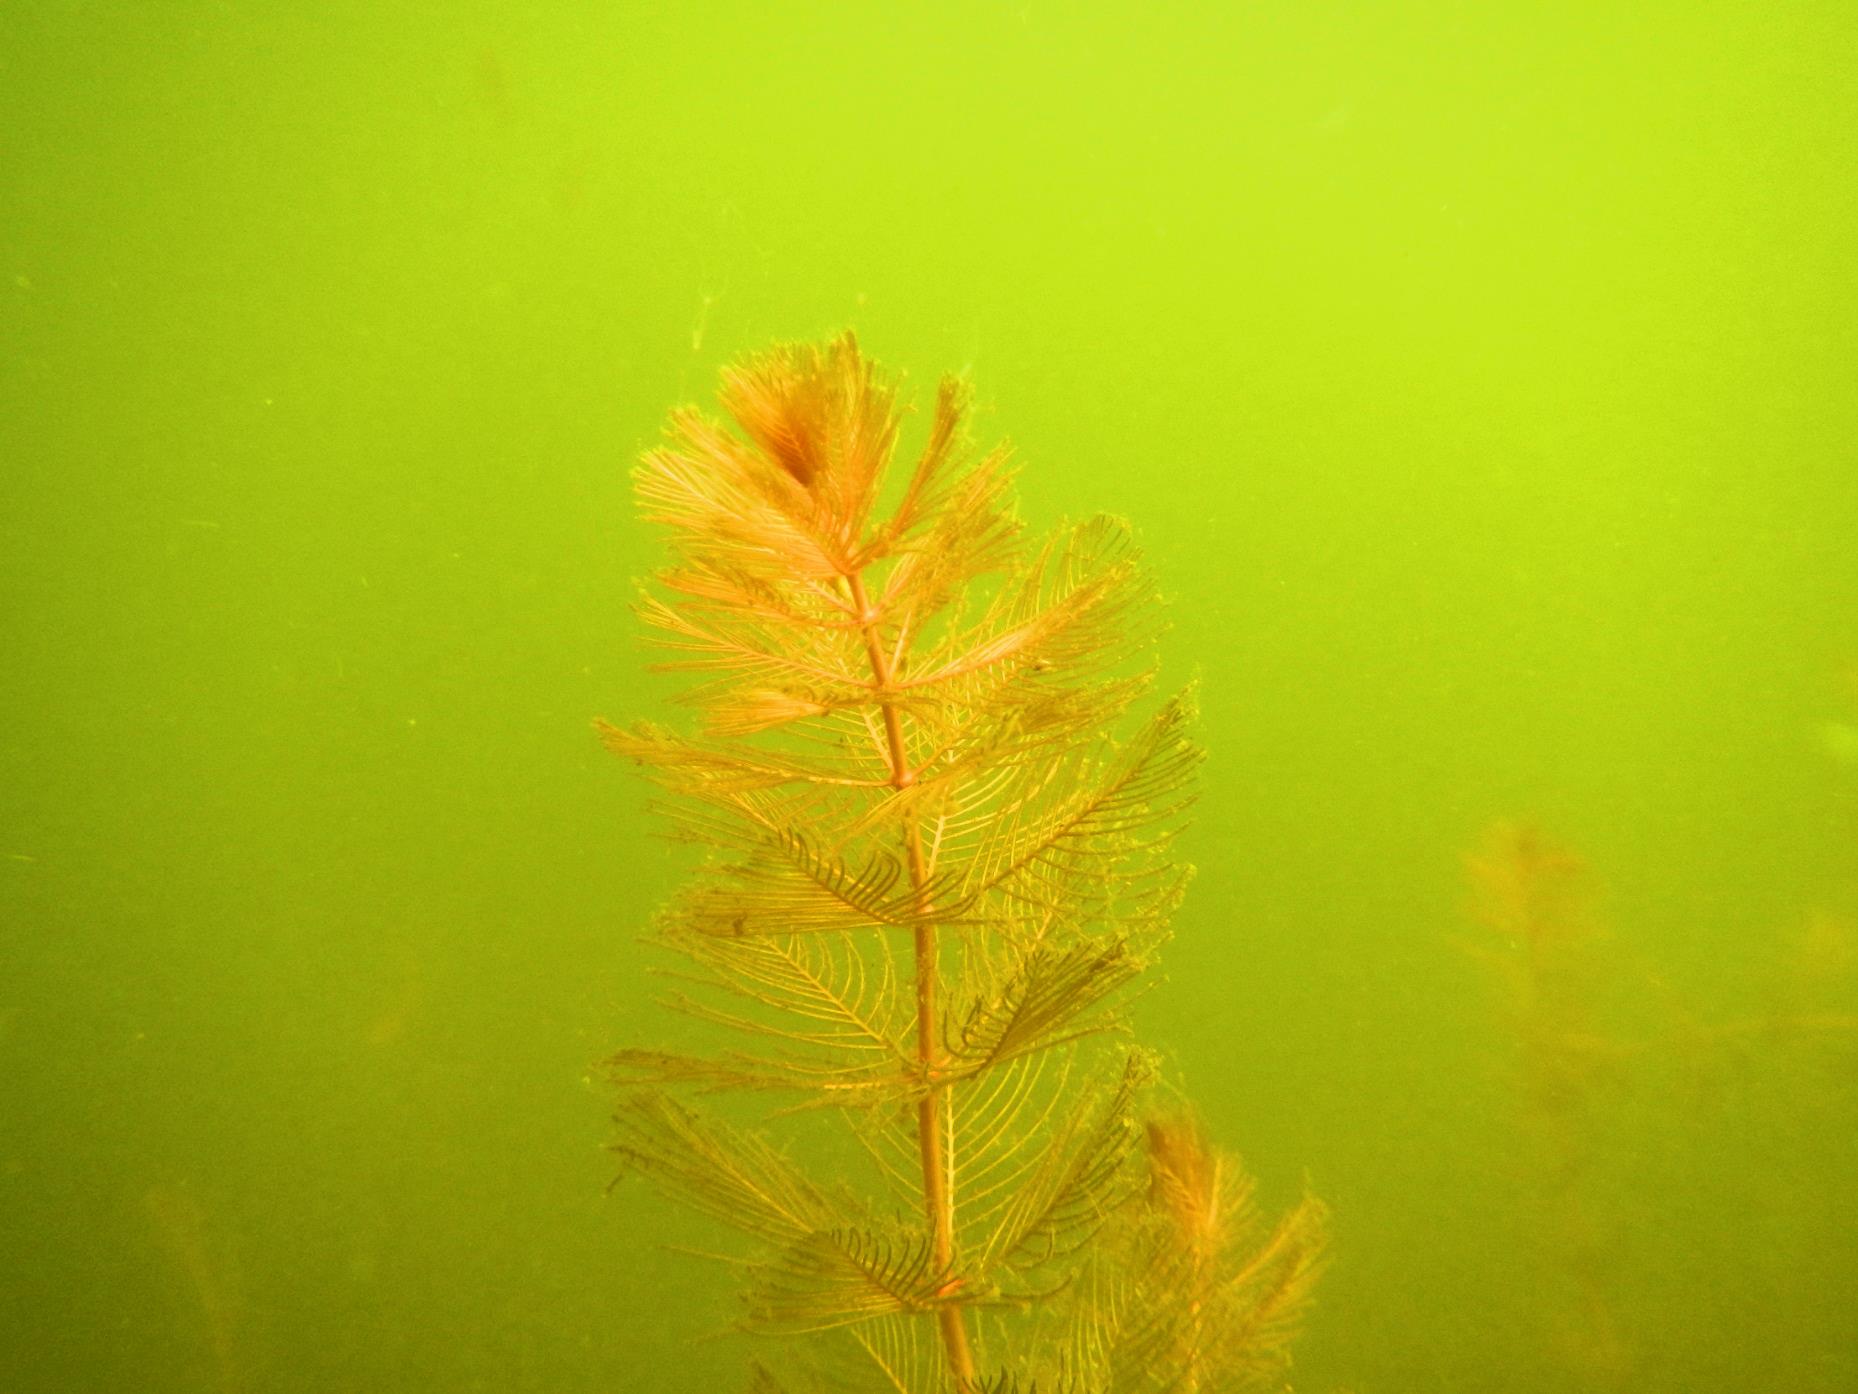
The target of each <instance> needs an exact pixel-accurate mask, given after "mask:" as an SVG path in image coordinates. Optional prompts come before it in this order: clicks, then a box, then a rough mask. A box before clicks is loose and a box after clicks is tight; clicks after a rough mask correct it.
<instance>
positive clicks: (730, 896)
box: [601, 335, 1324, 1394]
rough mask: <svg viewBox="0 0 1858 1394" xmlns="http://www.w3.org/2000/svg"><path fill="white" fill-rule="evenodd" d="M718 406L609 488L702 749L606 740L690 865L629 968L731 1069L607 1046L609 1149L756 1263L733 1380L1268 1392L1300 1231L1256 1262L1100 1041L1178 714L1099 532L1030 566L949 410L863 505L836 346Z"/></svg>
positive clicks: (748, 1274) (861, 424)
mask: <svg viewBox="0 0 1858 1394" xmlns="http://www.w3.org/2000/svg"><path fill="white" fill-rule="evenodd" d="M720 398H721V402H722V405H723V407H724V408H725V409H726V411H727V412H728V414H729V416H730V417H732V418H733V420H734V423H735V426H736V427H737V428H738V430H737V431H731V430H730V429H728V428H727V427H725V426H723V425H721V424H719V423H717V422H715V421H713V420H711V419H710V418H708V417H706V416H704V415H703V414H701V413H700V412H697V411H695V410H685V411H680V412H678V413H676V414H675V415H674V416H673V417H672V419H671V423H670V428H669V431H668V438H667V440H666V442H665V443H664V444H663V445H662V446H661V447H659V448H657V449H655V450H652V451H650V452H649V453H648V454H646V455H645V457H644V459H643V461H642V462H641V464H640V466H639V468H638V470H637V472H636V476H635V478H636V483H637V491H638V496H639V499H640V501H641V505H642V508H643V512H644V514H645V516H646V517H647V518H648V519H649V520H650V521H652V522H653V523H655V524H657V525H659V526H660V527H662V528H663V529H664V530H665V532H666V534H667V536H668V539H669V542H670V545H671V548H672V552H673V562H672V564H671V565H670V566H669V567H668V568H667V569H666V570H664V571H663V572H662V573H660V575H659V576H658V578H657V580H658V585H657V587H656V588H655V589H652V590H650V591H648V593H647V594H646V596H645V598H644V599H643V600H642V602H641V610H642V613H643V616H644V618H645V619H646V621H648V622H649V624H650V625H651V626H653V627H654V628H655V629H656V630H657V631H658V634H659V637H660V639H661V640H662V642H663V643H665V644H666V645H668V646H669V648H670V649H671V650H672V658H671V661H670V662H668V663H667V664H666V665H665V666H666V667H668V668H671V669H676V670H682V671H685V672H688V673H690V674H691V675H693V679H694V682H693V685H692V686H691V687H690V688H689V689H688V690H687V691H686V692H685V693H684V694H683V697H684V699H685V700H686V701H688V703H689V704H690V705H692V706H693V707H695V708H696V709H697V711H698V712H699V713H700V722H699V724H698V727H697V729H696V730H695V731H694V732H690V733H683V732H677V731H673V730H670V729H666V728H663V727H660V726H656V725H651V724H643V723H640V724H633V725H631V726H629V727H627V728H624V729H621V728H617V727H614V726H607V725H602V727H601V730H602V733H603V735H604V738H605V740H606V742H607V743H608V745H609V746H611V748H612V749H613V750H615V751H616V752H618V753H619V754H621V755H623V756H626V757H629V758H631V759H634V760H637V761H639V762H641V763H642V764H643V765H644V766H645V767H646V769H647V770H648V771H649V774H650V776H651V777H652V778H653V779H654V780H655V781H656V782H657V783H658V784H659V785H660V786H661V787H662V789H663V790H664V791H665V792H666V794H667V795H669V797H668V798H667V799H666V800H665V803H664V807H665V809H666V812H667V814H668V816H669V818H670V819H671V825H672V827H673V829H674V831H675V833H676V834H677V835H679V836H681V837H683V838H685V839H688V840H689V841H691V842H694V843H696V844H698V845H700V846H702V847H704V848H705V849H707V851H708V852H709V860H707V861H706V862H705V863H704V864H703V865H702V866H700V867H699V868H698V869H697V870H696V871H695V872H694V873H693V875H692V876H691V879H690V880H689V882H688V884H687V885H685V886H684V888H683V889H682V891H681V892H680V893H679V894H678V895H677V896H676V897H675V899H674V900H673V901H672V902H671V903H670V904H669V905H668V906H667V907H666V908H665V909H664V910H663V912H662V913H661V915H660V917H659V919H658V922H657V924H656V928H655V933H654V937H655V939H656V941H657V942H658V944H659V945H661V946H662V947H663V948H664V949H666V950H668V951H669V952H671V953H673V954H675V955H676V956H677V957H678V958H679V959H680V960H681V966H680V969H679V971H678V983H679V986H678V987H677V989H676V990H675V991H674V992H673V993H671V994H670V997H669V998H668V1000H669V1002H670V1004H671V1005H672V1006H674V1007H676V1008H678V1009H679V1010H681V1011H683V1012H685V1013H688V1014H689V1015H690V1016H692V1017H695V1018H697V1019H698V1020H700V1021H702V1022H704V1023H707V1024H708V1026H709V1027H711V1028H713V1029H715V1030H717V1031H719V1032H720V1033H722V1034H723V1036H725V1037H726V1038H727V1041H728V1043H727V1044H726V1045H723V1046H721V1047H720V1048H718V1049H716V1050H713V1051H710V1052H708V1053H687V1052H682V1051H675V1050H671V1049H664V1048H647V1047H639V1048H632V1049H627V1050H622V1051H620V1052H619V1053H618V1054H616V1055H615V1056H613V1057H612V1059H611V1060H610V1061H609V1062H608V1063H609V1067H610V1072H611V1075H612V1077H613V1078H614V1080H615V1081H616V1082H617V1084H618V1086H619V1089H620V1102H619V1108H618V1112H617V1119H618V1141H617V1143H616V1150H617V1152H618V1153H619V1155H620V1156H621V1157H622V1158H623V1160H624V1162H625V1163H626V1164H627V1165H628V1167H629V1169H630V1170H632V1171H635V1172H637V1173H639V1174H641V1175H643V1176H644V1177H646V1178H647V1179H648V1180H650V1181H651V1182H653V1183H655V1184H656V1185H657V1186H658V1187H659V1188H660V1189H662V1190H663V1191H664V1192H665V1193H667V1194H668V1195H669V1196H671V1197H673V1198H675V1199H677V1200H679V1201H682V1202H684V1203H686V1204H687V1205H689V1206H692V1207H694V1208H695V1209H697V1210H699V1211H702V1212H705V1213H707V1214H708V1215H710V1216H712V1217H714V1218H715V1219H716V1220H719V1221H721V1222H723V1223H724V1224H725V1225H727V1226H730V1227H732V1228H734V1229H736V1230H738V1231H740V1232H741V1233H742V1234H743V1235H744V1236H746V1238H747V1239H748V1240H749V1241H751V1243H752V1245H753V1248H752V1250H751V1251H749V1252H747V1253H745V1254H744V1255H742V1256H740V1258H739V1263H740V1271H741V1272H742V1274H743V1277H744V1280H745V1281H744V1292H743V1307H742V1313H741V1318H740V1322H741V1325H742V1327H743V1328H744V1329H746V1330H748V1331H750V1332H754V1333H758V1334H760V1335H763V1336H766V1337H770V1338H773V1339H772V1340H770V1341H769V1342H767V1343H766V1344H765V1345H764V1346H763V1348H762V1349H763V1352H764V1353H765V1355H766V1359H765V1360H763V1361H760V1362H758V1364H757V1368H756V1373H755V1385H754V1387H755V1388H757V1389H760V1390H764V1391H772V1390H778V1389H786V1388H797V1387H809V1388H826V1389H886V1390H897V1391H910V1392H911V1394H917V1392H918V1391H920V1392H921V1394H928V1391H954V1394H972V1392H973V1391H981V1390H989V1391H993V1390H1008V1389H1022V1390H1031V1389H1033V1388H1035V1387H1036V1388H1037V1389H1039V1390H1042V1391H1064V1390H1077V1391H1085V1390H1089V1391H1109V1390H1115V1391H1144V1392H1146V1391H1156V1392H1157V1394H1159V1391H1176V1390H1179V1391H1209V1394H1210V1391H1218V1390H1234V1391H1243V1390H1266V1389H1272V1388H1276V1387H1278V1386H1279V1385H1280V1383H1281V1381H1282V1379H1283V1375H1284V1371H1285V1369H1286V1367H1287V1365H1288V1361H1289V1343H1290V1339H1291V1336H1292V1334H1293V1332H1294V1329H1295V1327H1296V1325H1297V1323H1298V1319H1299V1317H1300V1315H1301V1314H1302V1312H1303V1310H1304V1308H1305V1306H1306V1304H1307V1302H1308V1299H1309V1294H1310V1289H1311V1287H1312V1285H1313V1283H1314V1281H1315V1277H1316V1273H1317V1269H1318V1266H1319V1258H1320V1254H1321V1250H1322V1237H1323V1228H1324V1214H1323V1210H1322V1208H1321V1206H1320V1205H1319V1204H1318V1203H1317V1202H1316V1201H1314V1200H1313V1199H1305V1200H1304V1201H1302V1202H1301V1203H1300V1204H1298V1205H1297V1206H1295V1207H1294V1208H1293V1209H1292V1210H1291V1211H1290V1212H1289V1213H1288V1215H1286V1216H1285V1217H1284V1218H1283V1219H1282V1220H1281V1221H1280V1222H1278V1223H1277V1224H1276V1225H1275V1226H1274V1227H1272V1228H1271V1229H1270V1230H1269V1232H1268V1233H1267V1232H1264V1231H1263V1227H1262V1226H1261V1225H1260V1223H1259V1220H1258V1218H1257V1215H1256V1213H1255V1209H1254V1206H1253V1203H1252V1192H1251V1183H1250V1182H1249V1181H1248V1180H1247V1179H1246V1177H1245V1175H1244V1173H1243V1172H1242V1170H1241V1169H1240V1168H1239V1166H1238V1164H1237V1163H1236V1162H1235V1161H1234V1160H1233V1159H1231V1158H1230V1157H1227V1156H1225V1155H1223V1154H1221V1153H1220V1152H1218V1151H1217V1150H1216V1149H1214V1148H1213V1147H1212V1146H1211V1145H1210V1144H1209V1143H1208V1142H1207V1140H1206V1138H1205V1136H1204V1133H1203V1132H1202V1130H1201V1129H1200V1127H1199V1126H1198V1124H1196V1123H1195V1122H1193V1121H1192V1119H1191V1117H1189V1116H1187V1115H1185V1114H1184V1113H1182V1112H1180V1111H1178V1110H1174V1111H1169V1110H1156V1109H1154V1108H1153V1107H1152V1106H1151V1105H1150V1103H1149V1098H1150V1095H1151V1093H1152V1092H1153V1091H1152V1086H1153V1084H1154V1082H1155V1080H1156V1076H1157V1066H1156V1061H1155V1057H1154V1055H1153V1054H1152V1053H1151V1052H1150V1051H1148V1050H1145V1049H1143V1048H1141V1047H1139V1046H1137V1045H1135V1044H1133V1043H1132V1042H1131V1041H1130V1039H1129V1033H1128V1030H1127V1023H1126V1020H1125V1015H1124V1009H1125V1007H1126V1003H1127V999H1128V996H1129V993H1130V991H1131V989H1132V988H1133V987H1134V986H1135V985H1136V984H1137V981H1138V979H1139V978H1140V976H1141V974H1142V973H1143V970H1144V969H1146V968H1147V967H1148V966H1149V964H1150V963H1151V961H1152V957H1153V955H1154V952H1155V950H1156V947H1157V946H1158V945H1159V943H1160V942H1161V940H1162V939H1163V937H1164V936H1165V934H1166V933H1167V928H1168V921H1169V916H1170V914H1171V912H1172V911H1173V910H1174V908H1175V906H1176V904H1177V903H1178V901H1179V900H1180V897H1181V895H1182V892H1183V890H1184V888H1185V885H1186V882H1187V879H1188V871H1187V869H1186V868H1185V867H1184V866H1183V865H1182V864H1181V863H1180V861H1179V859H1178V857H1177V855H1176V852H1175V840H1176V834H1177V833H1178V831H1179V829H1180V827H1181V826H1182V821H1183V817H1184V815H1185V813H1186V810H1187V806H1188V804H1189V802H1190V799H1191V779H1192V775H1193V773H1194V770H1195V766H1196V765H1197V763H1198V760H1199V753H1198V751H1197V749H1196V747H1195V746H1194V744H1193V742H1192V740H1191V738H1190V727H1191V722H1192V707H1191V702H1190V700H1189V699H1188V698H1187V697H1185V696H1177V697H1174V698H1171V699H1168V700H1165V701H1162V702H1160V703H1159V704H1158V706H1156V708H1155V709H1154V710H1152V711H1150V712H1149V713H1148V714H1147V715H1146V716H1144V717H1141V718H1140V719H1137V718H1136V716H1135V712H1136V709H1137V708H1138V707H1139V706H1141V705H1143V698H1144V695H1145V693H1146V692H1147V691H1148V690H1149V688H1150V686H1151V679H1152V665H1149V664H1148V663H1147V662H1146V655H1147V653H1148V651H1149V648H1150V640H1151V637H1152V634H1153V632H1154V618H1155V611H1154V604H1153V598H1152V594H1151V591H1150V587H1149V584H1148V582H1147V580H1146V579H1145V577H1144V575H1143V572H1142V569H1141V567H1140V565H1139V563H1138V558H1137V556H1136V553H1135V550H1134V548H1133V546H1132V545H1131V541H1130V538H1129V534H1128V531H1127V529H1126V528H1124V527H1123V526H1122V525H1121V524H1119V523H1117V522H1114V521H1112V520H1109V519H1104V518H1096V519H1092V520H1090V521H1088V522H1084V523H1082V524H1079V525H1077V526H1074V527H1069V528H1066V529H1063V530H1061V531H1060V532H1058V533H1057V534H1056V535H1054V536H1052V537H1050V538H1048V539H1046V540H1045V541H1043V542H1040V543H1037V544H1033V543H1030V542H1028V541H1027V539H1026V538H1025V535H1024V532H1023V530H1022V528H1021V526H1020V524H1019V523H1018V521H1017V519H1016V518H1015V516H1014V514H1013V512H1012V507H1011V502H1010V498H1009V493H1008V490H1009V475H1008V469H1007V459H1006V454H1005V452H1004V451H1003V450H994V451H991V452H987V453H982V454H978V455H977V454H975V453H974V452H972V451H970V449H969V448H968V445H967V442H966V438H965V435H964V429H963V420H964V416H965V413H966V408H967V393H966V390H965V388H964V387H963V386H962V384H960V383H959V382H958V381H956V380H954V379H945V380H944V381H943V382H942V383H941V385H940V387H939V389H938V391H937V393H936V398H935V404H934V407H933V410H932V412H931V415H930V418H929V421H928V428H927V432H926V438H925V440H924V442H923V444H922V446H921V449H920V452H919V453H918V454H917V456H916V460H915V463H914V465H913V467H911V468H910V469H909V470H908V472H907V474H906V475H905V476H904V477H903V478H901V479H891V478H889V477H888V474H889V467H890V465H891V463H892V459H893V456H894V455H895V454H896V450H897V444H898V437H899V432H900V429H901V425H902V421H903V412H902V411H901V410H900V408H899V405H898V402H897V395H896V390H895V387H894V386H893V385H892V384H891V383H890V382H888V381H886V380H885V379H884V378H883V377H882V376H881V375H880V373H879V372H878V371H877V369H876V368H875V367H874V365H873V364H872V363H871V362H870V361H869V360H868V359H867V358H865V357H864V356H863V354H862V353H861V352H860V351H859V348H858V346H857V344H856V343H855V341H854V340H853V339H852V337H851V336H850V335H846V336H844V337H842V338H840V339H838V340H836V341H834V342H832V343H829V344H826V345H823V346H811V345H803V346H788V347H779V348H776V349H773V350H772V351H770V352H767V353H765V354H762V355H760V356H758V357H754V358H750V359H748V360H746V361H744V362H741V363H739V364H737V365H735V366H733V367H731V368H729V369H728V370H726V371H725V373H724V374H723V381H722V390H721V393H720ZM738 432H739V433H738ZM715 1091H742V1092H744V1093H746V1094H747V1095H749V1096H751V1097H755V1096H760V1097H765V1098H766V1099H768V1100H770V1101H771V1107H770V1108H769V1109H768V1110H767V1112H768V1113H769V1114H770V1115H771V1116H770V1117H768V1118H763V1119H758V1120H755V1121H754V1122H753V1124H752V1125H750V1124H744V1123H743V1122H741V1121H740V1120H739V1119H736V1118H725V1117H723V1116H720V1115H719V1114H718V1112H716V1111H714V1110H706V1109H702V1108H699V1107H698V1106H697V1103H696V1102H695V1101H694V1100H693V1098H692V1095H695V1094H706V1093H711V1092H715ZM738 1112H739V1110H738ZM776 1123H778V1124H780V1125H781V1126H782V1127H783V1128H784V1129H785V1131H786V1139H785V1145H781V1144H777V1143H776V1141H775V1140H774V1139H773V1137H772V1136H771V1135H770V1132H769V1131H768V1129H769V1126H770V1125H772V1124H776Z"/></svg>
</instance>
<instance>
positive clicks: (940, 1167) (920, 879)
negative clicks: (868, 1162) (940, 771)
mask: <svg viewBox="0 0 1858 1394" xmlns="http://www.w3.org/2000/svg"><path fill="white" fill-rule="evenodd" d="M850 581H851V593H852V604H853V605H855V606H856V607H857V610H858V617H859V623H860V626H861V629H862V632H863V634H864V642H865V653H866V654H867V655H868V656H869V658H870V660H871V677H872V686H873V688H874V690H875V691H876V692H877V694H878V701H879V703H880V704H881V705H882V706H883V709H884V739H885V743H886V744H887V746H888V747H889V756H890V783H891V786H892V787H893V788H896V789H907V788H909V787H910V786H911V785H912V784H914V783H915V782H916V770H915V768H914V767H913V766H912V765H911V764H910V753H909V748H908V747H907V746H906V745H905V744H904V741H903V717H902V715H901V714H900V713H899V712H898V711H897V708H896V704H895V703H894V702H893V700H892V699H891V697H890V696H889V694H890V693H891V692H892V691H894V689H893V688H892V686H891V667H890V658H889V656H888V655H886V654H885V652H884V646H883V644H882V642H881V641H880V640H879V638H878V633H877V622H876V617H875V616H874V615H873V614H872V611H871V602H870V598H869V597H868V596H867V595H866V594H865V588H864V580H863V578H862V577H860V576H852V577H851V578H850ZM903 840H904V845H905V849H906V851H907V853H908V858H909V867H910V886H911V887H912V889H913V890H914V891H915V894H916V909H917V912H918V914H919V915H923V916H925V918H922V919H919V920H917V922H916V927H915V936H916V1061H917V1064H918V1065H919V1066H920V1067H921V1069H922V1074H923V1085H924V1088H923V1096H922V1098H920V1099H918V1100H917V1101H916V1144H917V1151H918V1152H919V1154H920V1155H921V1157H922V1166H923V1213H924V1218H925V1219H926V1220H927V1222H928V1226H929V1234H930V1242H931V1243H932V1245H933V1246H934V1254H935V1265H936V1269H937V1270H938V1271H939V1272H942V1273H948V1272H949V1271H950V1269H951V1268H952V1267H953V1265H954V1260H955V1206H954V1201H953V1198H952V1197H951V1196H950V1195H949V1193H948V1160H947V1157H946V1156H945V1155H944V1152H943V1146H942V1134H943V1128H944V1126H945V1123H946V1121H947V1120H946V1114H947V1110H948V1097H947V1095H946V1094H945V1093H944V1091H943V1089H942V1086H941V1084H940V1081H939V1075H940V1069H941V1065H940V1061H941V1045H940V1042H939V1041H938V1040H937V1036H936V1021H935V989H936V946H935V925H933V924H932V923H930V922H929V920H928V919H927V918H926V915H927V912H928V910H929V908H930V906H929V900H928V881H929V868H928V863H927V861H926V860H925V858H924V856H923V839H922V831H921V829H919V828H918V827H917V826H916V820H915V819H914V818H910V819H908V820H907V821H906V822H905V823H904V831H903ZM936 1322H937V1324H938V1325H939V1326H940V1327H941V1332H942V1348H943V1350H945V1351H946V1352H947V1354H948V1364H949V1368H950V1369H951V1370H952V1371H953V1372H954V1375H955V1389H956V1391H957V1394H968V1391H969V1390H971V1389H972V1388H973V1387H974V1353H973V1352H972V1351H971V1350H970V1349H969V1347H968V1327H967V1323H966V1321H965V1320H964V1319H963V1313H962V1308H961V1304H960V1303H958V1302H946V1303H943V1304H942V1305H941V1306H939V1307H937V1309H936Z"/></svg>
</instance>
